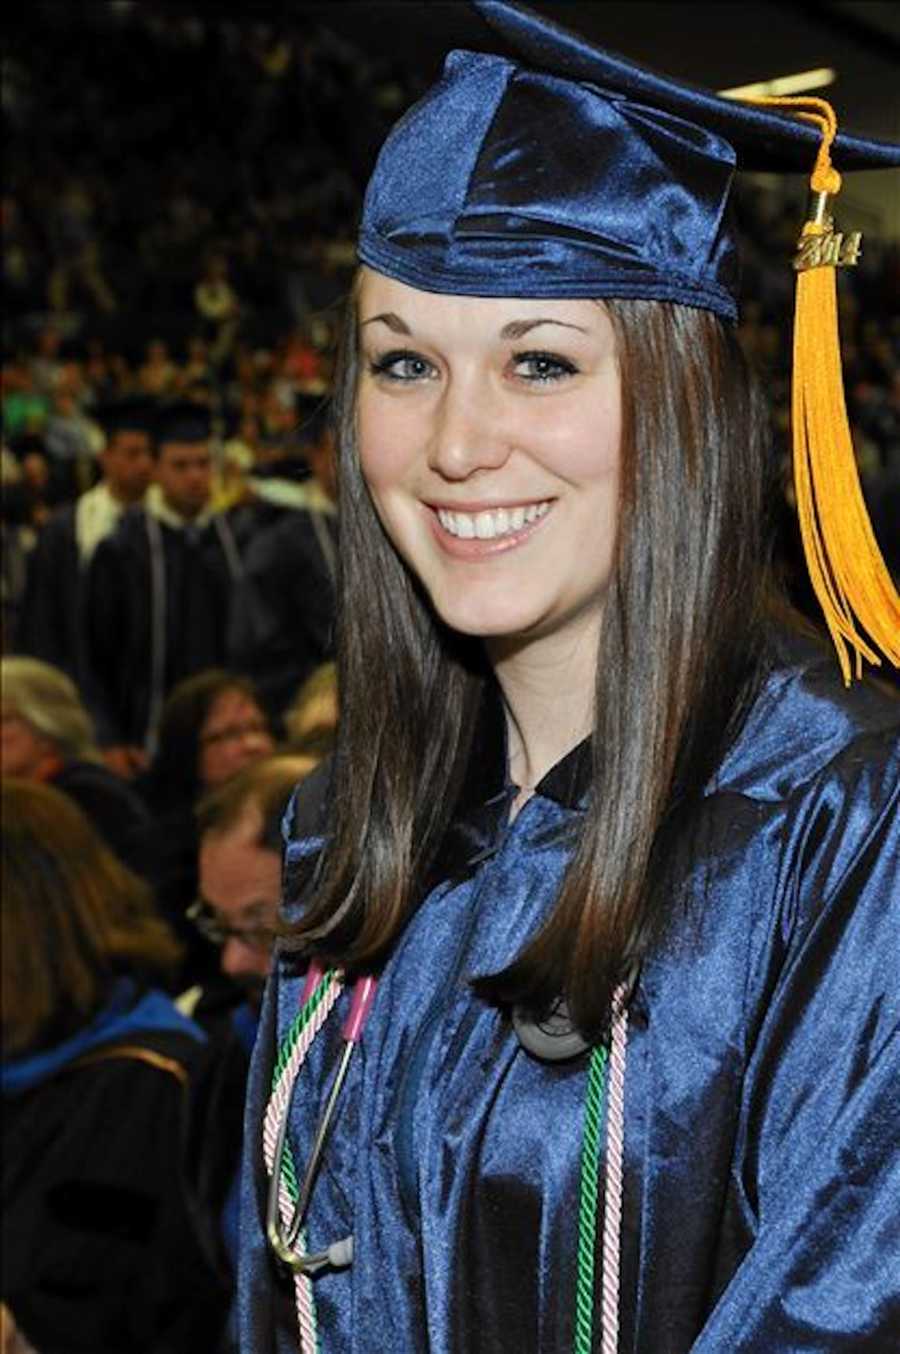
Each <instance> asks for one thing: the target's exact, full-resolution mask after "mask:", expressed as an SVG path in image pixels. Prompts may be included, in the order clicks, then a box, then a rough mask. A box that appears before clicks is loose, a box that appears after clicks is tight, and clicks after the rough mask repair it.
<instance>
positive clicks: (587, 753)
mask: <svg viewBox="0 0 900 1354" xmlns="http://www.w3.org/2000/svg"><path fill="white" fill-rule="evenodd" d="M507 768H508V758H507V746H506V718H505V715H504V709H503V698H502V696H501V693H500V688H499V686H498V685H497V683H496V682H495V681H493V680H488V681H487V682H486V683H485V687H484V695H483V697H482V701H481V707H480V709H479V712H478V717H477V720H476V724H475V732H474V734H473V737H472V748H471V752H470V753H469V760H468V763H467V766H466V770H465V773H464V776H463V781H462V786H461V788H460V793H459V796H458V798H457V802H456V807H455V808H454V810H453V815H452V818H451V820H450V824H449V826H448V828H447V831H446V833H445V834H444V838H443V841H442V842H441V845H440V846H439V848H438V850H437V853H436V855H435V857H434V859H433V861H432V864H431V868H430V869H429V871H428V890H429V891H430V889H431V888H433V887H434V885H435V884H437V883H439V882H440V881H441V880H443V879H448V878H457V879H458V878H460V877H462V876H465V875H466V874H469V873H470V872H471V871H472V870H473V869H474V868H475V867H476V866H477V865H478V864H479V863H480V862H481V861H482V860H484V859H486V858H487V857H488V856H490V855H493V853H494V851H496V850H497V848H498V846H499V844H500V840H501V838H502V836H503V833H504V831H505V829H506V827H507V825H508V822H509V810H510V805H511V803H512V800H513V799H514V798H515V796H516V793H517V787H516V786H515V785H513V784H512V782H511V781H510V779H509V774H508V769H507ZM591 777H592V760H591V740H590V738H586V739H584V741H583V742H581V743H579V744H578V745H577V746H576V747H574V748H572V749H571V751H570V752H567V753H566V755H565V756H564V757H563V758H562V759H561V760H560V761H559V762H557V763H556V765H555V766H552V767H551V768H550V770H549V771H548V772H547V773H546V775H545V776H543V777H542V779H541V780H540V781H539V782H538V784H537V786H536V787H535V797H539V798H542V799H549V800H552V801H553V802H555V803H556V804H558V805H559V806H560V807H561V808H564V809H569V810H572V811H577V810H579V809H582V808H583V806H584V800H585V798H586V796H587V793H588V790H589V789H590V785H591Z"/></svg>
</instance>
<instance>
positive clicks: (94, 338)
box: [0, 0, 900, 1354]
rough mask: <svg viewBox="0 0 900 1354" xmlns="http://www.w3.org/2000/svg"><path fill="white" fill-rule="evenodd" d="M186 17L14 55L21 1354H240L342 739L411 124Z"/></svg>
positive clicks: (265, 45) (8, 577)
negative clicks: (378, 184)
mask: <svg viewBox="0 0 900 1354" xmlns="http://www.w3.org/2000/svg"><path fill="white" fill-rule="evenodd" d="M201 13H202V14H205V15H207V17H197V15H196V14H194V15H183V14H181V13H179V12H178V11H177V10H175V9H169V8H158V7H156V6H144V5H131V4H128V3H126V4H122V5H115V4H110V5H103V6H98V5H88V6H82V5H72V6H60V5H49V4H46V3H41V2H40V0H39V2H38V3H36V4H35V5H33V6H31V7H29V9H28V11H27V12H26V13H25V15H24V16H23V18H22V22H21V24H20V25H18V29H17V32H16V34H15V35H14V36H13V37H12V39H11V42H10V46H9V51H8V54H7V67H6V71H5V77H6V78H5V82H4V95H3V99H4V112H5V115H6V119H7V124H8V130H9V132H10V133H11V135H10V136H9V137H8V151H9V154H8V172H7V187H6V190H5V194H4V196H3V199H2V230H3V237H2V247H3V287H4V303H5V318H4V328H3V355H2V433H3V443H2V488H3V512H2V531H3V572H2V641H3V655H4V657H3V660H2V666H3V672H2V678H3V704H2V745H0V751H2V770H3V798H4V804H3V808H4V815H3V817H4V823H3V856H4V867H5V868H4V883H3V903H2V922H3V945H2V958H3V1010H2V1033H3V1066H2V1088H3V1097H4V1121H5V1122H4V1129H3V1134H4V1137H3V1145H4V1153H3V1157H4V1167H3V1198H2V1205H3V1208H2V1211H3V1227H4V1235H3V1243H4V1244H3V1251H4V1254H5V1256H6V1257H8V1260H5V1261H4V1270H3V1287H2V1299H3V1303H4V1304H5V1308H4V1309H3V1312H2V1313H0V1315H2V1319H3V1320H4V1322H6V1330H7V1331H8V1332H10V1334H9V1339H10V1340H11V1341H12V1339H13V1338H14V1337H13V1335H12V1333H11V1332H12V1330H13V1326H12V1325H11V1324H10V1323H11V1322H12V1321H13V1320H14V1321H15V1323H16V1329H17V1331H18V1334H17V1335H16V1336H15V1338H16V1339H18V1340H20V1341H21V1345H20V1348H22V1349H25V1348H27V1347H28V1346H29V1345H30V1346H32V1347H33V1348H35V1349H36V1350H37V1351H38V1354H41V1351H42V1350H48V1351H49V1350H57V1349H59V1350H63V1349H65V1350H69V1349H71V1350H75V1349H76V1348H77V1349H84V1350H90V1351H92V1354H113V1351H124V1350H128V1351H129V1352H130V1354H140V1351H142V1350H147V1351H155V1350H157V1349H158V1350H166V1351H167V1352H168V1354H177V1351H180V1350H182V1349H184V1350H187V1349H188V1348H191V1349H196V1348H202V1349H204V1350H210V1351H216V1350H221V1351H224V1350H227V1349H229V1348H230V1347H231V1345H232V1341H233V1332H232V1331H231V1329H230V1326H229V1314H230V1304H231V1293H232V1284H233V1267H234V1255H235V1250H236V1245H237V1237H236V1214H237V1200H236V1196H235V1178H236V1164H237V1155H238V1153H239V1150H240V1134H241V1128H240V1124H241V1103H242V1096H243V1079H244V1076H245V1075H246V1067H247V1060H248V1058H249V1052H250V1049H251V1047H252V1042H253V1035H254V1031H255V1023H256V1013H257V1011H258V1007H259V1001H260V997H261V990H262V985H263V982H264V980H265V975H266V973H267V971H268V967H269V962H270V952H271V945H272V942H273V938H274V935H275V931H276V929H277V907H278V899H279V894H280V887H281V879H280V838H281V824H282V819H283V817H284V815H285V814H286V813H288V812H289V803H290V797H291V791H292V788H293V787H294V786H295V785H296V784H297V783H298V781H300V780H301V779H302V778H303V777H305V776H306V775H309V774H315V768H316V766H317V765H318V763H319V762H320V761H321V759H322V758H323V757H324V756H325V755H326V754H327V752H328V750H329V748H330V747H331V745H332V742H333V738H334V729H335V725H336V722H337V717H338V692H337V687H336V679H335V669H334V665H333V661H332V659H333V628H334V611H335V569H336V547H337V534H338V530H339V516H338V506H337V502H336V494H335V486H334V473H333V452H334V448H333V434H332V430H331V427H330V423H329V409H328V402H329V395H330V389H331V378H332V368H333V353H334V347H335V341H336V332H337V309H338V302H339V301H340V299H341V297H342V296H343V295H344V294H345V293H346V291H347V289H348V287H349V286H350V283H351V279H352V268H353V253H352V247H351V245H350V243H349V242H350V241H351V240H352V238H353V232H354V226H355V220H356V216H357V213H358V210H359V192H360V187H359V186H360V184H361V183H363V182H364V181H365V177H366V175H367V172H368V169H369V166H370V163H371V158H372V154H373V152H374V150H375V148H376V147H377V145H378V143H379V141H380V139H381V136H382V134H383V131H384V130H385V129H386V127H387V125H388V124H389V123H390V122H391V121H392V120H393V118H394V117H395V116H396V113H397V112H398V111H399V109H400V108H402V107H403V106H404V104H405V103H406V102H407V101H408V100H409V99H410V98H411V97H412V96H413V95H414V94H415V93H416V92H417V91H416V88H415V80H414V79H413V78H412V77H410V76H409V75H408V74H405V75H401V74H398V73H397V72H396V71H394V70H392V69H391V68H390V67H388V66H385V65H383V64H382V65H376V64H374V63H373V62H371V60H369V59H368V58H367V57H366V56H365V55H364V54H363V53H361V52H358V51H355V50H353V49H351V48H349V47H348V46H347V45H346V44H345V43H344V42H343V41H340V40H338V39H337V38H335V37H334V36H333V35H331V34H330V33H329V32H328V31H327V29H325V28H323V27H321V26H315V27H312V26H310V28H309V30H308V31H306V30H305V29H304V28H303V25H302V24H301V23H299V21H295V22H294V24H293V26H290V27H288V26H286V25H285V24H281V23H275V22H273V21H269V22H266V23H262V22H260V23H256V22H252V21H250V22H240V23H239V22H237V21H236V20H230V19H228V18H227V17H226V18H216V17H213V16H212V12H211V11H202V12H201ZM160 91H164V97H161V95H160ZM740 205H741V214H742V217H743V226H744V235H745V238H746V240H747V249H746V257H745V259H744V268H745V273H746V283H745V288H744V290H745V295H746V296H747V297H748V298H749V299H748V300H747V302H746V304H745V307H744V312H743V318H742V324H741V336H742V340H743V343H744V346H745V348H746V350H747V352H748V354H749V355H750V357H751V360H752V361H753V362H754V363H755V364H756V365H757V367H758V368H759V369H760V370H761V371H762V373H763V375H764V378H765V381H766V384H767V388H768V390H769V393H770V396H771V398H772V404H773V419H774V428H773V432H774V437H773V445H774V448H775V450H774V454H773V475H774V476H776V477H778V478H779V481H780V483H781V486H782V493H781V494H780V495H776V498H777V501H778V505H779V512H780V514H781V518H782V521H781V530H780V540H781V547H780V549H781V554H782V562H783V565H784V567H785V569H786V570H787V571H788V574H789V576H790V577H791V578H793V579H794V580H795V594H796V600H797V601H798V602H799V603H800V604H801V605H809V598H808V597H807V596H806V595H805V593H804V591H803V584H802V582H801V581H800V580H801V578H802V576H803V575H802V571H800V570H798V569H797V568H796V545H795V541H796V531H795V525H794V523H793V521H792V504H791V489H790V483H789V477H788V475H787V473H786V467H787V423H788V404H789V393H788V388H787V377H786V373H787V370H788V365H789V362H788V358H789V353H788V349H789V343H790V319H789V306H790V297H791V292H792V286H793V282H792V278H791V275H790V271H789V269H787V268H785V266H784V263H783V260H784V259H785V258H786V257H788V256H789V255H790V253H791V252H792V248H793V237H794V235H795V233H796V220H797V214H798V210H799V208H798V206H797V203H785V202H784V200H783V199H782V198H781V197H780V196H778V197H775V196H773V195H772V194H771V193H770V192H769V191H768V190H767V189H765V188H764V187H762V186H760V185H756V184H749V185H747V186H746V188H745V189H744V191H743V193H742V196H741V204H740ZM865 250H866V255H865V268H863V269H860V270H858V273H857V274H852V273H848V275H847V276H844V277H842V278H841V291H840V305H841V324H842V341H843V347H844V359H845V367H846V372H847V395H848V406H849V411H850V417H851V425H852V430H853V436H854V441H855V445H856V450H857V459H858V463H859V468H860V473H861V478H862V482H863V485H864V489H865V492H866V495H867V498H868V500H869V505H870V509H871V512H872V516H873V520H874V522H875V525H876V530H877V532H878V534H879V537H880V540H881V544H882V548H883V550H884V553H885V555H886V557H887V559H888V563H889V565H890V567H891V568H892V569H893V570H894V571H895V573H897V574H900V560H898V548H900V539H898V538H900V528H898V523H900V305H898V302H900V251H898V248H897V246H896V244H888V243H885V242H884V241H879V240H878V239H870V240H867V241H866V244H865ZM62 1276H67V1277H66V1281H65V1282H62ZM123 1294H124V1295H127V1301H125V1300H123ZM73 1330H77V1331H78V1332H80V1334H79V1336H78V1338H79V1339H81V1343H80V1344H76V1343H71V1341H72V1340H73V1339H74V1337H73V1336H72V1335H71V1332H72V1331H73ZM61 1332H62V1333H63V1334H62V1335H61V1334H60V1333H61ZM67 1332H68V1334H66V1333H67ZM3 1338H6V1336H4V1337H3ZM66 1340H69V1341H70V1343H66ZM10 1347H12V1345H11V1346H10ZM4 1348H5V1346H4Z"/></svg>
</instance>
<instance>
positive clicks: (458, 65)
mask: <svg viewBox="0 0 900 1354" xmlns="http://www.w3.org/2000/svg"><path fill="white" fill-rule="evenodd" d="M445 9H446V7H444V6H440V7H437V8H436V10H435V13H436V15H441V14H443V13H444V11H445ZM450 9H451V10H452V11H453V16H452V27H453V30H454V37H457V36H458V35H459V33H460V29H461V27H464V25H461V23H460V17H461V16H460V11H465V12H466V13H467V14H468V15H469V16H470V18H471V21H472V27H473V36H475V37H476V40H477V41H478V42H479V47H478V49H477V50H465V49H461V50H454V51H451V52H450V53H449V55H448V56H447V58H446V61H445V64H444V70H443V75H442V77H441V79H440V80H439V81H438V82H437V83H436V84H435V85H434V86H433V87H432V88H431V89H430V90H429V91H428V92H427V93H426V94H425V95H424V97H423V98H422V99H421V100H420V101H419V102H418V103H417V104H415V105H414V106H413V107H412V108H411V109H410V110H408V112H407V113H406V114H405V115H404V116H403V117H402V118H401V119H400V121H399V122H398V123H397V125H396V126H395V127H394V129H393V130H392V131H391V133H390V134H389V136H388V138H387V140H386V142H385V144H384V146H383V147H382V150H381V153H380V155H379V158H378V161H377V164H376V167H375V171H374V173H373V175H372V178H371V180H370V183H369V187H368V190H367V193H366V198H365V204H364V207H363V215H362V222H361V227H360V235H359V244H358V252H359V257H360V260H361V261H362V262H363V263H364V264H367V265H368V266H370V267H372V268H373V269H375V270H376V271H378V272H380V273H383V274H385V275H386V276H388V277H392V278H394V279H396V280H398V281H400V282H403V283H406V284H407V285H409V286H412V287H417V288H419V289H422V290H426V291H435V292H444V293H450V294H454V295H468V296H509V297H553V296H556V297H590V298H602V297H618V298H643V299H650V300H658V301H670V302H678V303H680V304H683V305H690V306H698V307H701V308H702V309H706V310H710V311H712V312H714V313H715V314H717V315H719V316H720V317H721V318H722V319H723V320H725V321H733V320H735V319H736V318H737V302H738V285H739V278H738V268H737V263H736V241H735V233H734V226H733V223H732V221H731V213H730V195H731V188H732V181H733V178H734V174H735V171H736V169H738V168H747V169H755V170H761V169H766V170H779V171H785V170H793V171H798V170H800V171H804V172H805V173H807V174H809V176H810V186H811V190H812V194H813V197H812V202H813V206H812V208H811V214H810V219H809V221H808V222H807V223H806V224H805V225H804V226H803V228H802V232H798V233H799V234H800V240H799V244H798V253H797V257H796V258H795V260H794V267H795V269H796V270H797V279H798V282H797V308H796V315H795V326H794V331H795V332H794V372H793V436H794V471H795V483H796V488H797V502H798V512H799V516H800V524H801V531H802V535H803V542H804V549H805V553H806V557H807V564H808V566H809V570H810V577H811V580H812V583H813V587H814V589H815V591H816V594H817V597H818V599H819V602H820V604H821V606H822V609H823V613H824V615H825V619H826V622H827V624H828V626H829V629H830V631H831V635H832V638H833V640H834V642H835V647H836V649H837V652H838V657H839V659H840V662H841V667H842V670H843V673H844V677H845V680H847V681H849V678H850V671H851V667H850V659H849V656H848V650H849V649H853V650H855V653H856V670H857V673H859V671H860V670H861V662H862V659H863V658H866V659H868V660H869V661H870V662H873V663H878V662H879V661H880V660H879V657H878V653H877V651H876V650H877V649H881V651H882V652H883V653H884V654H886V655H887V656H888V657H890V659H891V660H892V661H893V662H894V663H895V664H898V665H900V598H898V596H897V593H896V590H895V589H894V587H893V584H892V582H891V579H890V576H889V574H888V572H887V569H886V567H885V565H884V562H883V560H882V558H881V555H880V552H879V550H878V546H877V543H876V541H875V538H874V535H873V533H872V529H871V526H870V523H869V519H868V515H867V512H866V507H865V502H864V500H863V497H862V492H861V490H860V486H859V479H858V474H857V470H856V463H855V456H854V452H853V446H852V442H851V439H850V432H849V428H848V425H847V417H846V411H845V408H844V400H843V382H842V376H841V367H840V353H839V347H838V338H837V306H836V295H835V279H834V273H835V268H836V267H838V266H843V265H852V264H854V263H855V262H856V259H857V257H858V254H859V236H858V235H857V234H856V233H853V234H848V235H847V236H846V237H845V236H843V235H841V234H839V233H837V232H836V231H835V230H834V229H833V225H832V222H831V217H830V210H829V203H830V199H831V198H832V197H833V196H834V195H835V194H836V193H837V192H838V191H839V189H840V183H841V180H840V173H839V172H838V171H839V168H843V169H871V168H879V167H885V168H887V167H890V166H895V167H896V166H900V147H898V146H894V145H890V144H887V143H885V142H880V141H874V140H869V139H864V138H858V137H853V136H847V135H844V134H840V135H838V134H837V128H836V122H835V118H834V114H833V112H832V110H831V108H830V106H829V105H828V104H827V103H825V102H824V101H822V100H819V99H812V98H798V99H782V100H765V101H760V102H759V103H752V104H751V103H741V102H736V101H732V100H729V99H725V98H722V97H721V96H719V95H716V94H714V93H712V92H710V91H706V90H701V89H698V88H695V87H692V86H689V85H686V84H683V83H681V82H678V81H675V80H672V79H669V78H668V77H665V76H661V75H657V74H655V73H654V72H651V71H649V70H646V69H644V68H642V67H640V66H638V65H636V64H635V63H633V62H631V61H627V60H625V59H624V58H622V57H619V56H617V55H615V54H613V53H610V52H605V51H602V50H600V49H599V48H597V47H595V46H594V45H593V44H591V43H589V42H587V41H586V40H585V39H584V38H581V37H579V36H577V35H575V34H573V33H570V32H568V31H567V30H565V29H563V28H561V27H560V26H559V25H557V24H555V23H553V22H551V21H550V20H548V19H546V18H544V17H543V16H542V15H538V14H536V13H533V12H532V11H530V10H527V9H525V8H523V7H521V6H516V5H512V4H509V3H505V0H469V3H468V4H467V5H454V6H451V7H450ZM789 266H790V262H789V261H788V260H785V267H789Z"/></svg>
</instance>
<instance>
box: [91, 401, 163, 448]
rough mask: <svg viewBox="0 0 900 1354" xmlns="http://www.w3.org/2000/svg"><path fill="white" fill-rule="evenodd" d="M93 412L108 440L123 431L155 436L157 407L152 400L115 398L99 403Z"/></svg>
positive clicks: (152, 437)
mask: <svg viewBox="0 0 900 1354" xmlns="http://www.w3.org/2000/svg"><path fill="white" fill-rule="evenodd" d="M92 412H93V417H94V419H95V420H96V421H97V423H99V424H100V427H101V428H102V429H103V433H104V435H105V437H106V440H107V442H110V441H111V440H112V439H113V438H114V437H115V436H116V434H117V433H123V432H141V433H146V434H147V436H148V437H150V439H151V440H153V439H154V438H155V435H156V418H157V407H156V405H155V404H154V402H153V401H152V400H148V399H122V400H114V401H109V402H108V403H106V404H101V405H98V406H97V408H96V409H94V410H93V411H92Z"/></svg>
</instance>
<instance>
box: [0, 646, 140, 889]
mask: <svg viewBox="0 0 900 1354" xmlns="http://www.w3.org/2000/svg"><path fill="white" fill-rule="evenodd" d="M0 683H2V700H3V704H2V723H0V771H2V775H3V777H4V779H5V778H7V777H9V776H15V777H19V778H21V779H23V780H30V781H40V782H43V783H44V784H47V785H53V786H54V787H55V788H56V789H57V790H60V791H62V793H63V794H65V795H67V796H68V798H69V799H72V800H74V801H75V803H76V804H78V806H79V807H80V808H81V810H82V811H83V812H84V813H85V814H86V815H87V816H88V818H89V819H90V820H91V822H92V823H93V825H94V827H95V828H96V829H97V831H98V832H99V833H100V835H101V836H102V837H103V838H104V840H105V841H106V843H107V845H108V846H109V847H110V848H111V849H112V850H113V851H114V852H115V854H116V855H117V856H118V857H119V859H120V860H121V861H123V862H124V864H126V865H128V866H129V867H130V868H131V869H133V870H136V871H137V872H139V873H142V874H147V873H148V871H149V870H150V865H149V861H148V857H147V855H146V854H145V840H146V833H147V827H148V817H147V812H146V810H145V808H144V805H143V803H142V801H141V800H140V798H139V797H138V795H137V794H136V793H135V791H134V790H133V789H132V788H131V787H130V786H129V785H127V784H126V783H125V782H124V781H123V780H121V779H120V777H118V776H115V775H113V773H112V772H111V771H110V770H108V768H107V767H106V766H104V765H103V761H102V758H101V756H100V753H99V751H98V749H97V747H96V744H95V742H94V731H93V727H92V725H91V719H90V716H89V715H88V713H87V711H86V710H85V708H84V706H83V705H82V703H81V700H80V698H79V695H78V691H77V689H76V687H75V684H74V683H73V682H72V680H71V678H70V677H68V676H67V675H66V674H65V673H64V672H60V671H59V670H58V669H56V668H52V667H50V665H49V664H47V663H42V662H40V660H39V659H36V658H20V657H6V658H3V659H2V660H0Z"/></svg>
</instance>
